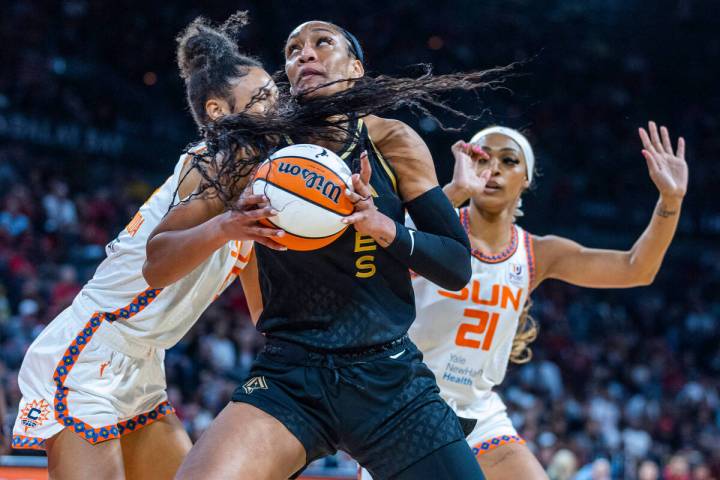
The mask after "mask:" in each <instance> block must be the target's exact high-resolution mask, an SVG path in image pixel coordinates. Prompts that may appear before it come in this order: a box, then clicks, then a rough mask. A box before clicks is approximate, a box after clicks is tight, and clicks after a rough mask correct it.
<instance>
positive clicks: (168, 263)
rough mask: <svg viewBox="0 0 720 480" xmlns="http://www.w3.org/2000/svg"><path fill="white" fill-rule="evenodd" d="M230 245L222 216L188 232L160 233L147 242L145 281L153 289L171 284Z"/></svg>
mask: <svg viewBox="0 0 720 480" xmlns="http://www.w3.org/2000/svg"><path fill="white" fill-rule="evenodd" d="M227 242H228V239H227V238H226V236H225V234H224V232H223V229H222V216H217V217H214V218H211V219H210V220H208V221H206V222H204V223H202V224H200V225H197V226H195V227H191V228H188V229H184V230H168V231H164V232H160V233H157V234H156V235H154V236H153V237H151V238H150V240H149V241H148V243H147V258H146V260H145V265H143V276H144V277H145V281H146V282H147V283H148V285H150V286H151V287H153V288H161V287H165V286H167V285H170V284H172V283H174V282H176V281H178V280H180V279H181V278H183V277H184V276H185V275H187V274H189V273H190V272H192V271H193V270H194V269H195V268H197V267H198V266H199V265H200V264H201V263H203V262H204V261H205V260H207V258H208V257H209V256H210V255H212V254H213V253H214V252H215V251H216V250H217V249H218V248H220V247H222V246H223V245H224V244H225V243H227Z"/></svg>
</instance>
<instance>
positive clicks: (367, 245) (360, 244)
mask: <svg viewBox="0 0 720 480" xmlns="http://www.w3.org/2000/svg"><path fill="white" fill-rule="evenodd" d="M375 250H377V243H375V240H374V239H373V238H372V237H371V236H369V235H362V234H360V232H355V249H354V252H355V253H361V252H374V251H375ZM355 268H357V272H355V276H356V277H358V278H370V277H372V276H373V275H375V273H377V267H375V255H362V256H361V257H358V259H357V260H355Z"/></svg>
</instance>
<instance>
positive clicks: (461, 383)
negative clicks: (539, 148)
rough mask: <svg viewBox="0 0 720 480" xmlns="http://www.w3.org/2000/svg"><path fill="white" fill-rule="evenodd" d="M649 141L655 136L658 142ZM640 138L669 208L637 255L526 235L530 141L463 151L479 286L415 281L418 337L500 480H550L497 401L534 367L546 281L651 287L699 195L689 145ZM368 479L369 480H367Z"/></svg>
mask: <svg viewBox="0 0 720 480" xmlns="http://www.w3.org/2000/svg"><path fill="white" fill-rule="evenodd" d="M648 131H649V133H648ZM648 131H646V130H645V129H642V128H641V129H640V130H639V134H640V138H641V140H642V144H643V147H644V149H643V151H642V153H643V156H644V157H645V159H646V161H647V166H648V171H649V174H650V178H651V179H652V181H653V183H654V184H655V186H656V187H657V189H658V191H659V194H660V198H659V200H658V202H657V206H656V207H655V210H654V213H653V215H652V218H651V220H650V224H649V225H648V227H647V228H646V229H645V232H643V234H642V235H641V236H640V238H639V239H638V240H637V241H636V242H635V245H634V246H633V247H632V248H631V249H630V250H628V251H617V250H597V249H591V248H587V247H584V246H582V245H579V244H577V243H575V242H573V241H571V240H568V239H565V238H561V237H557V236H544V237H538V236H534V235H532V234H530V233H528V232H526V231H525V230H523V229H522V228H520V227H519V226H518V225H516V224H515V219H516V217H517V216H518V214H519V213H520V211H519V206H520V197H521V195H522V193H523V192H524V191H525V190H526V189H527V188H529V187H530V185H531V183H532V180H533V172H534V164H535V157H534V154H533V151H532V148H531V147H530V144H529V143H528V141H527V139H526V138H525V137H524V136H523V135H522V134H521V133H519V132H518V131H516V130H512V129H509V128H504V127H491V128H488V129H485V130H482V131H480V132H478V133H477V134H476V135H475V136H474V137H473V138H472V140H471V141H470V143H469V144H468V143H464V142H457V143H456V144H455V145H453V149H452V150H453V154H454V156H455V171H454V174H453V180H452V182H451V183H450V184H448V185H447V186H446V187H445V189H444V190H445V193H446V195H447V196H448V197H449V198H450V200H451V201H452V202H453V204H455V205H460V204H462V203H464V202H465V201H466V200H467V199H468V198H469V199H470V205H469V206H468V207H466V208H463V209H461V210H460V218H461V220H462V223H463V225H464V226H465V228H466V230H467V233H468V236H469V237H470V242H471V244H472V246H473V259H472V269H473V275H472V279H471V281H470V283H469V284H468V285H467V286H466V287H465V288H463V289H462V290H460V291H457V292H451V291H446V290H443V289H442V288H439V287H438V286H437V285H434V284H432V283H431V282H429V281H428V280H426V279H424V278H422V277H419V276H415V277H414V279H413V288H414V290H415V303H416V306H417V318H416V320H415V322H414V323H413V325H412V327H411V329H410V332H409V333H410V336H411V338H412V339H413V340H414V341H415V343H416V344H417V345H418V347H419V348H420V349H421V350H422V351H423V354H424V360H425V362H426V363H427V365H428V366H429V367H430V368H431V369H432V370H433V372H434V373H435V376H436V378H437V382H438V385H439V386H440V389H441V394H442V396H443V398H444V399H445V400H446V401H447V402H448V403H449V404H450V405H451V406H452V407H453V409H454V410H455V412H456V413H457V414H458V416H460V417H463V418H467V419H472V420H475V421H477V423H476V424H475V427H474V429H473V431H472V433H470V435H469V436H468V439H467V440H468V442H469V443H470V446H471V447H472V448H473V451H474V452H475V454H476V456H477V459H478V462H479V463H480V466H481V468H482V470H483V473H484V474H485V476H486V477H487V478H488V479H489V480H494V479H497V480H505V479H510V478H512V479H515V478H518V479H520V478H522V479H536V478H547V476H546V474H545V472H544V471H543V468H542V466H541V465H540V463H539V462H538V460H537V459H536V458H535V457H534V456H533V454H532V453H531V452H530V450H529V449H528V448H527V447H526V446H525V442H524V440H523V439H522V438H521V437H520V436H519V435H518V433H517V431H516V430H515V428H514V427H513V425H512V423H511V422H510V419H509V417H508V415H507V412H506V407H505V405H504V403H503V401H502V399H501V398H500V396H499V395H498V394H497V393H496V392H494V391H493V387H495V386H496V385H499V384H500V383H501V382H502V381H503V379H504V377H505V372H506V370H507V366H508V362H509V361H515V362H517V363H524V362H526V361H528V360H529V359H530V356H531V352H530V350H529V349H528V347H527V345H528V343H530V342H532V340H534V338H535V336H536V333H537V331H536V328H535V325H534V322H533V321H532V319H531V318H529V317H528V316H527V309H526V308H525V306H526V305H527V301H528V296H529V294H530V292H532V291H533V290H534V289H535V288H537V286H538V285H539V284H540V283H541V282H543V281H544V280H546V279H550V278H555V279H558V280H563V281H566V282H568V283H571V284H574V285H579V286H584V287H592V288H624V287H634V286H640V285H648V284H650V283H651V282H652V280H653V278H654V277H655V274H656V273H657V272H658V270H659V268H660V265H661V263H662V260H663V258H664V255H665V252H666V250H667V248H668V246H669V245H670V242H671V240H672V238H673V236H674V233H675V229H676V227H677V223H678V218H679V214H680V208H681V204H682V199H683V197H684V195H685V192H686V190H687V178H688V173H687V165H686V163H685V143H684V140H683V139H682V138H680V140H679V142H678V147H677V150H676V151H675V152H673V147H672V145H671V142H670V136H669V133H668V131H667V129H666V128H665V127H662V128H660V131H659V132H658V129H657V127H656V125H655V124H654V123H653V122H650V123H649V128H648ZM361 476H362V478H369V476H368V475H367V473H366V472H363V473H362V475H361Z"/></svg>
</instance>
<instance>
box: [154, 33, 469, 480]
mask: <svg viewBox="0 0 720 480" xmlns="http://www.w3.org/2000/svg"><path fill="white" fill-rule="evenodd" d="M362 60H363V56H362V49H361V48H360V45H359V43H358V42H357V40H356V39H355V38H354V37H353V36H352V35H351V34H349V33H348V32H346V31H345V30H343V29H341V28H339V27H337V26H335V25H332V24H329V23H326V22H309V23H306V24H303V25H301V26H300V27H298V28H297V29H296V30H295V31H294V32H293V33H292V34H291V35H290V37H289V39H288V42H287V45H286V71H287V74H288V77H289V79H290V83H291V85H292V89H293V92H294V93H295V94H296V95H297V96H298V97H299V98H300V102H299V103H300V106H299V107H298V108H299V109H300V110H302V109H303V108H304V107H306V106H308V105H313V104H315V107H317V106H318V105H320V107H317V108H315V107H313V108H310V107H307V108H306V111H305V112H304V113H303V112H300V113H298V111H291V112H290V113H291V114H292V115H295V117H294V118H300V119H303V121H304V122H306V123H307V122H312V121H313V119H312V118H311V115H304V114H308V113H309V112H310V113H315V114H317V113H318V112H320V111H322V110H320V109H319V108H325V109H326V111H325V115H324V116H323V117H322V118H323V119H325V118H328V116H329V115H334V114H338V113H342V112H345V113H353V112H356V113H358V114H359V116H360V117H364V118H362V119H360V118H356V117H353V116H352V115H346V116H344V117H343V119H344V120H343V121H344V123H345V125H344V129H345V131H347V132H348V134H347V136H346V138H345V141H344V142H337V141H336V142H328V139H327V138H326V137H322V138H319V139H318V138H315V141H316V143H320V144H323V145H324V146H326V147H327V148H330V149H332V150H334V151H336V152H337V153H338V154H339V155H340V156H341V157H342V158H344V159H345V161H346V162H347V163H348V164H349V165H350V166H351V168H353V170H354V171H355V172H356V173H355V174H354V175H353V184H354V189H355V192H356V193H354V194H352V193H351V194H349V195H350V196H351V199H352V200H353V201H354V202H355V203H356V211H355V213H354V214H353V215H352V216H351V217H349V218H348V221H349V222H350V223H352V224H353V228H351V229H348V230H347V231H346V232H345V233H344V234H343V236H341V237H340V238H339V239H338V240H337V241H336V242H334V243H333V244H331V245H329V246H328V247H325V248H323V249H321V250H318V251H314V252H296V251H276V250H274V249H271V248H267V247H264V246H260V245H256V246H257V249H256V252H257V254H256V255H255V256H254V261H256V262H257V266H258V267H259V282H258V281H257V280H256V281H255V282H252V281H251V280H248V279H246V280H248V281H247V282H244V286H245V288H246V294H247V295H248V297H249V301H250V303H251V306H257V305H258V304H260V307H259V308H253V310H254V311H255V312H257V311H259V310H261V309H262V310H263V311H262V315H261V316H260V319H259V321H258V325H257V326H258V329H259V330H260V331H261V332H263V333H264V334H265V335H266V337H267V345H266V348H265V350H264V351H263V352H262V353H261V354H260V356H259V358H258V360H257V361H256V363H255V364H254V366H253V369H252V372H251V374H250V378H249V379H248V380H247V381H246V382H245V384H244V385H243V386H242V387H240V388H239V389H238V390H237V391H236V393H235V395H234V396H233V400H234V402H233V403H231V404H230V405H228V406H227V407H226V408H225V409H224V410H223V412H222V413H221V414H220V416H219V417H218V418H217V419H216V421H215V422H214V423H213V425H212V426H211V427H210V429H209V430H208V431H207V432H206V434H205V435H204V436H203V437H202V438H201V440H200V441H199V443H198V444H197V445H196V446H195V447H194V448H193V450H192V451H191V453H190V455H189V457H188V459H187V461H186V462H185V463H184V465H183V467H181V470H180V472H179V473H178V476H179V477H180V478H195V477H199V476H204V477H210V478H229V477H233V478H252V479H256V478H258V479H259V478H287V477H289V476H291V475H293V474H294V473H296V472H297V471H299V470H301V469H302V468H303V467H304V466H305V465H306V464H307V463H308V462H310V461H312V460H313V459H315V458H318V457H320V456H323V455H326V454H329V453H332V452H334V451H335V450H336V449H343V450H345V451H347V452H349V453H350V454H351V455H353V456H354V457H355V458H357V459H358V460H359V461H360V463H361V464H363V465H364V466H366V467H367V468H368V469H369V470H370V471H371V472H372V473H373V475H374V476H375V478H377V479H382V478H398V479H406V478H407V479H409V478H413V479H417V478H439V479H442V478H464V479H473V478H483V477H482V473H481V472H480V470H479V467H478V465H477V462H475V460H474V458H473V456H472V453H471V452H470V450H469V448H468V447H467V444H466V443H465V442H464V435H463V431H462V428H461V426H460V423H459V421H458V419H457V417H456V416H455V415H454V414H453V413H452V410H451V409H450V408H449V407H448V406H447V405H446V404H445V403H444V402H443V401H442V400H441V398H440V397H439V395H438V388H437V385H436V383H435V379H434V377H433V375H432V373H431V372H430V371H429V369H428V368H427V367H426V366H425V365H424V364H423V363H422V361H421V358H422V357H421V355H420V353H419V352H418V350H417V349H416V348H415V346H414V345H413V344H412V343H411V342H410V341H409V340H408V338H407V336H406V331H407V329H408V327H409V325H410V323H411V322H412V320H413V318H414V301H413V296H412V289H411V287H410V279H409V269H412V270H414V271H415V272H417V273H419V274H422V275H424V276H426V277H428V278H430V279H431V280H432V281H433V282H436V283H437V284H439V285H441V286H443V287H445V288H449V289H457V288H459V287H461V286H462V285H464V284H465V283H466V282H467V279H468V277H469V274H470V262H469V242H468V240H467V236H466V235H465V233H464V230H463V228H462V226H461V225H460V223H459V221H458V219H457V215H456V214H455V212H454V210H453V209H452V207H451V205H450V204H449V202H448V201H447V199H446V198H445V196H444V195H443V194H442V191H441V190H440V188H439V187H438V184H437V179H436V177H435V171H434V166H433V163H432V158H431V156H430V153H429V151H428V149H427V147H426V146H425V144H424V142H423V141H422V139H420V137H419V136H418V135H417V134H416V133H415V132H414V131H413V130H412V129H411V128H410V127H408V126H407V125H405V124H403V123H401V122H398V121H394V120H387V119H382V118H379V117H375V116H371V115H367V114H368V113H372V112H373V111H378V110H379V109H380V108H379V107H381V106H384V107H385V108H387V107H388V103H391V102H387V101H386V100H387V99H389V98H390V99H392V98H393V97H394V96H395V97H397V98H398V99H400V98H407V92H408V91H411V92H414V93H413V94H417V96H418V97H419V98H421V99H425V100H427V99H428V98H429V97H428V96H427V93H428V92H429V91H440V90H442V89H445V90H448V89H452V88H470V87H468V84H466V83H463V81H464V80H463V81H459V78H454V79H449V78H445V79H443V80H442V81H440V82H436V83H434V84H433V82H432V80H428V78H429V77H423V78H422V79H398V80H400V81H396V82H392V81H388V80H387V78H385V79H384V80H378V81H377V82H376V83H372V82H373V81H374V80H373V79H370V80H367V82H366V80H364V79H363V78H362V77H363V74H364V72H363V63H362ZM468 78H469V77H468ZM476 78H480V77H476ZM448 80H450V81H449V82H448ZM460 80H462V79H460ZM428 81H429V83H428ZM356 82H357V83H356ZM368 82H369V83H371V87H370V88H368V87H367V85H368ZM424 82H425V83H424ZM353 84H355V86H353ZM405 86H406V87H407V89H402V90H400V89H398V90H393V88H396V89H397V88H398V87H405ZM476 86H477V85H476ZM382 88H384V90H380V89H382ZM413 88H414V89H415V90H413ZM433 88H434V89H435V90H432V89H433ZM472 88H474V87H472ZM373 89H375V90H373ZM347 92H357V93H358V94H357V95H353V94H352V93H350V94H348V95H346V93H347ZM368 92H370V93H377V96H367V95H366V94H368ZM363 95H366V96H363ZM323 99H328V101H323ZM343 100H344V101H345V102H346V103H345V104H344V105H347V108H348V109H347V110H344V111H342V110H341V111H337V110H333V108H334V107H337V106H338V105H343V103H342V102H343ZM363 102H364V103H365V104H366V105H370V107H368V108H364V107H362V106H358V104H362V103H363ZM383 102H385V103H383ZM264 119H265V123H266V126H267V125H272V126H275V127H276V129H280V127H282V126H285V127H287V126H288V125H289V124H291V123H292V122H283V121H282V118H280V117H277V116H275V117H273V116H272V113H270V114H268V116H266V117H264ZM236 120H237V121H236V123H235V125H236V127H238V128H241V127H242V128H245V129H246V131H245V134H246V135H245V136H243V135H240V137H242V138H243V139H245V140H247V139H250V138H251V137H252V135H251V132H250V131H249V130H248V128H249V125H250V124H252V122H253V121H256V120H258V119H252V118H237V119H236ZM219 123H220V124H219V125H217V126H216V127H213V128H220V127H222V125H221V124H223V125H227V124H229V123H231V122H230V121H229V120H228V117H225V118H223V120H222V121H221V122H219ZM320 123H322V122H320ZM256 126H257V127H261V126H262V125H258V124H256ZM292 127H300V126H299V125H292ZM268 128H269V127H268ZM268 128H265V131H267V130H268ZM250 130H251V129H250ZM297 130H298V131H300V132H304V133H308V129H303V128H297ZM310 131H311V130H310ZM235 133H237V132H235ZM278 133H290V134H291V139H290V141H292V140H298V139H300V138H298V137H293V136H292V132H288V131H285V132H278ZM302 140H304V141H307V140H308V138H307V137H305V138H302ZM310 140H313V139H312V138H310ZM241 150H242V149H241ZM243 151H245V152H247V151H255V150H252V149H244V150H243ZM226 161H227V162H228V163H225V161H224V163H223V164H222V169H223V170H225V171H226V173H227V170H228V168H227V165H232V162H233V157H232V156H230V157H228V158H226ZM247 164H248V162H244V163H242V162H241V163H240V167H239V168H240V169H242V168H245V167H246V166H247ZM205 173H207V172H205ZM233 173H234V172H230V174H229V176H230V177H231V178H232V179H235V178H238V176H242V175H235V176H233ZM218 176H219V175H218ZM205 178H209V177H208V176H206V177H205ZM209 181H210V182H211V186H212V188H213V189H214V193H217V195H215V196H210V197H203V196H199V197H197V198H196V200H193V201H191V202H189V203H188V204H186V205H182V206H180V207H178V208H177V209H175V210H173V211H171V212H170V213H169V214H168V215H167V217H166V218H165V220H164V221H163V223H162V224H161V225H160V226H159V227H158V229H156V232H154V234H153V236H152V237H151V239H150V240H149V242H148V263H147V264H146V267H147V268H146V269H144V272H145V273H146V278H147V279H148V282H149V283H150V284H151V285H153V286H162V285H163V284H165V283H167V282H171V281H173V279H176V278H178V276H182V275H183V274H185V273H187V272H188V271H190V270H192V269H193V268H194V267H195V266H197V265H198V264H199V262H201V261H202V259H203V258H205V257H206V256H207V253H208V252H212V251H213V249H214V248H217V246H219V245H222V244H223V243H224V242H225V241H227V240H229V239H232V235H233V233H232V232H233V228H235V227H236V226H237V224H238V223H241V222H252V221H253V216H252V212H250V213H247V212H237V211H232V202H234V201H235V200H234V199H233V195H232V194H231V195H226V193H227V192H226V191H225V189H226V188H228V186H231V187H232V186H234V184H233V183H232V182H230V183H228V182H224V181H213V180H212V179H211V178H210V179H209ZM219 200H222V202H225V203H226V205H225V207H226V208H229V209H230V210H229V211H225V213H222V212H223V210H222V209H219V208H218V205H217V204H218V201H219ZM253 201H258V199H253ZM260 207H261V208H260V210H261V211H262V209H263V208H262V207H264V204H263V203H262V202H260ZM405 210H407V211H408V212H409V213H410V215H411V217H412V218H413V220H414V222H415V224H416V225H417V226H418V231H414V230H408V229H407V228H406V227H405V226H404V225H403V223H404V212H405ZM262 234H263V235H265V234H268V235H273V234H281V232H271V231H267V233H262ZM151 246H152V248H151ZM180 255H182V258H183V262H177V261H176V260H175V259H176V258H178V257H179V256H180ZM253 283H254V285H253ZM258 283H259V289H258ZM258 290H259V291H258Z"/></svg>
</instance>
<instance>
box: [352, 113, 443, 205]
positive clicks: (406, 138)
mask: <svg viewBox="0 0 720 480" xmlns="http://www.w3.org/2000/svg"><path fill="white" fill-rule="evenodd" d="M365 124H366V125H367V128H368V133H369V134H370V138H372V140H373V142H374V143H375V145H376V146H377V148H378V150H379V151H380V153H381V154H382V156H383V157H384V158H385V159H386V160H387V161H388V162H389V163H390V165H391V166H392V167H393V169H394V170H395V172H396V173H397V176H398V188H399V190H400V196H401V197H402V199H403V200H404V201H410V200H412V199H414V198H415V197H417V196H419V195H421V194H422V193H424V192H426V191H427V190H429V189H431V188H433V187H434V186H437V184H438V181H437V176H436V174H435V165H434V164H433V159H432V155H431V154H430V150H428V147H427V145H425V142H424V141H423V139H422V138H421V137H420V135H418V134H417V132H416V131H415V130H413V128H412V127H410V126H409V125H408V124H406V123H405V122H401V121H400V120H394V119H389V118H382V117H377V116H374V115H370V116H368V117H366V118H365Z"/></svg>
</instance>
